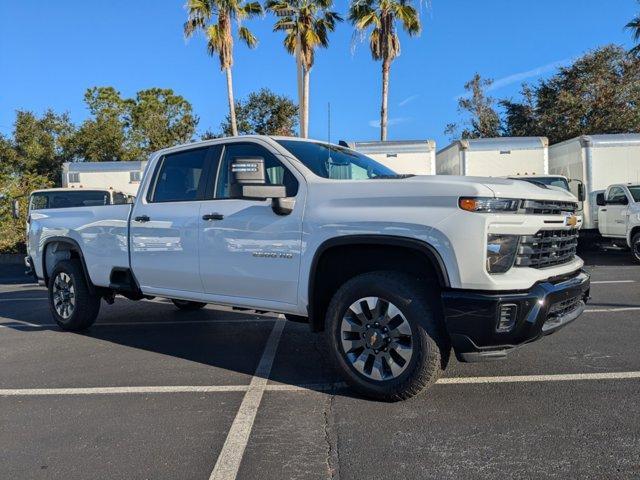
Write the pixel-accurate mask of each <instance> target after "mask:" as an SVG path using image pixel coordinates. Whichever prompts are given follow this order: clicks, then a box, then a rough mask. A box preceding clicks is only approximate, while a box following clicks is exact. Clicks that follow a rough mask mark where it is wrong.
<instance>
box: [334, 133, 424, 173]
mask: <svg viewBox="0 0 640 480" xmlns="http://www.w3.org/2000/svg"><path fill="white" fill-rule="evenodd" d="M340 145H342V146H344V147H349V148H351V149H352V150H356V151H357V152H360V153H362V154H364V155H366V156H368V157H370V158H372V159H374V160H375V161H376V162H378V163H381V164H382V165H384V166H386V167H389V168H390V169H392V170H393V171H394V172H396V173H411V174H414V175H435V174H436V142H434V141H433V140H398V141H386V142H347V141H344V140H342V141H340Z"/></svg>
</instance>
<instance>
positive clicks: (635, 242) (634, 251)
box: [631, 233, 640, 263]
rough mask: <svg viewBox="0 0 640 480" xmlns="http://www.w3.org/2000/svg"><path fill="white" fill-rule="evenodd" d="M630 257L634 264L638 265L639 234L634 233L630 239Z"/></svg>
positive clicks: (639, 250) (639, 256)
mask: <svg viewBox="0 0 640 480" xmlns="http://www.w3.org/2000/svg"><path fill="white" fill-rule="evenodd" d="M631 255H632V256H633V259H634V260H635V262H636V263H640V233H636V234H635V235H634V236H633V238H632V239H631Z"/></svg>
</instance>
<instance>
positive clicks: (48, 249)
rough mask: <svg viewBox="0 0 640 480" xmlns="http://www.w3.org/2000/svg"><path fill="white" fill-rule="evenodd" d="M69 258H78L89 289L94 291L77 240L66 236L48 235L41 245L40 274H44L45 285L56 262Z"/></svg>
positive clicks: (94, 288)
mask: <svg viewBox="0 0 640 480" xmlns="http://www.w3.org/2000/svg"><path fill="white" fill-rule="evenodd" d="M70 259H78V260H80V265H81V266H82V273H83V274H84V277H85V280H86V281H87V285H88V287H89V291H90V292H91V293H92V294H93V293H95V291H96V287H95V286H94V284H93V282H92V281H91V277H90V276H89V271H88V270H87V264H86V261H85V258H84V255H83V253H82V248H81V247H80V245H79V244H78V242H76V241H75V240H74V239H72V238H68V237H49V238H47V240H46V241H45V242H44V244H43V246H42V274H43V276H44V282H45V285H48V284H49V278H50V276H51V273H52V272H53V269H54V268H55V266H56V265H57V264H58V262H60V261H61V260H70Z"/></svg>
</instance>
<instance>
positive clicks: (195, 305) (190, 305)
mask: <svg viewBox="0 0 640 480" xmlns="http://www.w3.org/2000/svg"><path fill="white" fill-rule="evenodd" d="M171 301H172V302H173V304H174V305H175V306H176V307H178V308H179V309H180V310H187V311H193V310H200V309H201V308H203V307H204V306H205V305H206V303H203V302H191V301H189V300H178V299H177V298H172V299H171Z"/></svg>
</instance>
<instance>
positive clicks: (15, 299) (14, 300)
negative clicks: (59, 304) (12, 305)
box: [0, 297, 48, 302]
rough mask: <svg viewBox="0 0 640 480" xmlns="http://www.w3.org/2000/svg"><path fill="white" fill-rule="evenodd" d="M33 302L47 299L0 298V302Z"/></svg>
mask: <svg viewBox="0 0 640 480" xmlns="http://www.w3.org/2000/svg"><path fill="white" fill-rule="evenodd" d="M34 300H48V298H47V297H19V298H0V302H27V301H29V302H33V301H34Z"/></svg>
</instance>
